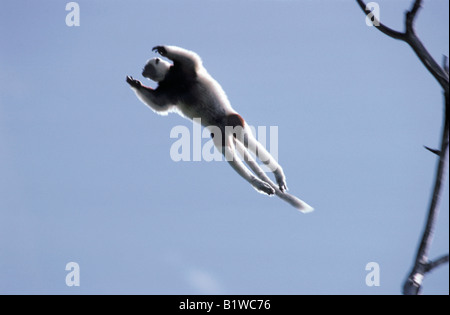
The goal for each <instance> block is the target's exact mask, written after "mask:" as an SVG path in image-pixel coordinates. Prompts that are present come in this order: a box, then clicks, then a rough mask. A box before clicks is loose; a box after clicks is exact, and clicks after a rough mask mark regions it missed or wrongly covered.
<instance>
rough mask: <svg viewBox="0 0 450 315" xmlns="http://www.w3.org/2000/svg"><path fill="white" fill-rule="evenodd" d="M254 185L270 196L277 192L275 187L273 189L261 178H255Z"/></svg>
mask: <svg viewBox="0 0 450 315" xmlns="http://www.w3.org/2000/svg"><path fill="white" fill-rule="evenodd" d="M253 187H255V189H256V190H257V191H259V192H261V193H263V194H266V195H269V196H271V195H273V194H275V189H273V188H272V186H270V185H269V184H267V183H266V182H263V181H262V180H259V179H256V180H255V182H254V185H253Z"/></svg>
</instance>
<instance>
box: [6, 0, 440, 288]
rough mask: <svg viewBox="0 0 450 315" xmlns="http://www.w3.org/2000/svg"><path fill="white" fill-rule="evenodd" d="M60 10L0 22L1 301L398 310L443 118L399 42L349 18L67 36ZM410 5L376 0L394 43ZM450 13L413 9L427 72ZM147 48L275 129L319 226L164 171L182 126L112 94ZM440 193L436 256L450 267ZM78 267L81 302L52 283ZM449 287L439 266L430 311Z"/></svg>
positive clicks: (264, 12) (129, 23)
mask: <svg viewBox="0 0 450 315" xmlns="http://www.w3.org/2000/svg"><path fill="white" fill-rule="evenodd" d="M67 2H68V1H67ZM67 2H66V1H56V0H46V1H2V3H1V5H0V8H1V9H0V44H1V47H2V48H1V50H0V69H1V71H0V86H1V88H0V160H1V163H0V174H1V176H0V293H2V294H5V293H7V294H10V293H24V294H29V293H39V294H48V293H58V294H79V293H85V294H100V293H126V294H128V293H143V294H398V293H400V288H401V284H402V282H403V280H404V278H405V277H406V275H407V273H408V272H409V270H410V267H411V264H412V261H413V257H414V255H415V251H416V247H417V243H418V239H419V235H420V233H421V231H422V228H423V222H424V217H425V214H426V208H427V206H428V199H429V194H430V190H431V187H432V181H433V176H434V169H435V163H436V159H435V157H434V156H433V155H432V154H430V153H429V152H427V151H426V150H424V149H423V145H427V146H431V147H437V146H438V143H439V135H440V128H441V121H442V106H443V105H442V95H441V94H442V93H441V89H440V87H439V85H438V84H437V82H435V80H434V78H433V77H432V76H431V75H430V74H429V73H428V72H427V71H426V70H425V68H424V67H423V65H422V64H421V63H420V62H419V60H418V59H417V57H416V56H415V55H414V53H413V52H412V51H411V49H410V48H409V47H408V46H407V45H406V44H404V43H401V42H398V41H395V40H393V39H390V38H387V37H386V36H384V35H382V34H381V33H380V32H378V31H376V30H375V29H374V28H373V27H368V26H366V24H365V20H364V15H363V14H362V12H361V10H360V9H359V7H358V6H357V5H356V2H355V1H350V0H340V1H334V0H321V1H306V0H305V1H301V0H298V1H288V0H286V1H271V0H266V1H249V0H244V1H241V0H239V1H235V0H230V1H205V0H198V1H190V0H188V1H176V0H173V1H100V0H97V1H81V0H80V1H78V3H79V5H80V24H81V25H80V26H79V27H68V26H66V24H65V18H66V14H67V13H68V12H66V11H65V5H66V3H67ZM410 3H411V1H406V0H404V1H403V0H402V1H379V4H380V7H381V12H380V14H381V20H382V21H383V22H385V23H386V24H387V25H389V26H391V27H393V28H396V29H402V28H403V26H402V23H403V22H402V21H403V12H404V11H405V10H406V9H407V8H409V7H410ZM448 6H449V4H448V1H445V0H434V1H431V0H428V1H424V8H423V10H422V11H421V12H420V14H419V16H418V20H417V31H418V33H419V34H420V37H421V38H422V40H423V41H424V43H425V45H426V46H427V48H428V49H429V51H430V52H431V54H432V55H433V56H434V57H435V58H436V59H437V60H439V61H440V60H441V59H442V55H443V54H445V55H448V54H449V40H448V38H449V34H448V28H449V18H448V11H449V8H448ZM159 44H172V45H177V46H181V47H184V48H188V49H191V50H193V51H196V52H197V53H198V54H199V55H200V56H201V57H202V59H203V62H204V65H205V67H206V68H207V69H208V71H209V73H210V74H211V75H213V76H214V77H215V78H216V79H217V81H218V82H219V83H220V84H221V85H222V87H223V88H224V90H225V91H226V93H227V95H228V97H229V99H230V101H231V104H232V105H233V107H234V108H235V109H236V110H237V111H238V112H240V113H241V114H242V115H243V116H244V117H245V118H246V120H247V121H248V122H249V123H250V124H252V125H255V126H278V128H279V144H278V145H279V162H280V164H281V165H282V166H283V168H284V170H285V173H286V176H287V183H288V186H289V188H290V190H291V192H292V193H293V194H295V195H298V196H299V197H301V198H302V199H303V200H305V201H306V202H308V203H309V204H311V205H312V206H314V207H315V209H316V211H315V212H314V213H312V214H308V215H302V214H299V213H298V212H296V211H295V210H294V209H293V208H292V207H290V206H289V205H288V204H286V203H285V202H283V201H281V200H279V199H277V198H269V197H266V196H263V195H260V194H258V193H256V192H255V191H254V190H253V189H252V188H251V187H250V186H249V185H248V183H246V182H245V181H244V180H242V179H241V178H240V177H239V176H238V175H237V174H236V173H235V172H234V171H233V170H232V169H231V168H230V167H229V166H228V165H227V164H226V163H225V162H222V163H220V162H210V163H208V162H205V161H203V162H179V163H175V162H173V161H172V160H171V159H170V147H171V145H172V144H173V142H174V139H171V138H170V131H171V129H172V128H173V127H174V126H177V125H185V126H187V127H189V128H190V129H191V128H192V124H191V123H190V122H189V121H187V120H185V119H183V118H181V117H179V116H177V115H169V116H168V117H160V116H158V115H155V114H154V113H152V112H151V111H150V110H148V109H147V108H146V107H145V106H144V105H143V104H142V103H140V102H139V101H138V100H137V99H136V97H135V95H134V93H133V92H132V91H131V90H130V89H129V88H128V87H127V85H126V83H125V77H126V75H133V76H134V77H136V78H138V79H142V77H141V76H140V72H141V69H142V67H143V65H144V64H145V62H146V60H147V59H148V58H151V57H153V56H154V54H153V53H152V52H151V48H152V47H153V46H155V45H159ZM447 175H448V173H447ZM445 191H446V193H445V194H444V195H443V199H442V203H441V209H442V211H441V214H440V220H439V223H438V226H437V230H436V237H435V240H434V243H433V247H432V251H431V258H434V257H437V256H440V255H442V254H445V253H448V251H449V228H448V226H449V224H448V222H449V216H448V212H449V211H448V209H449V197H448V180H447V181H446V188H445ZM71 261H74V262H77V263H78V264H79V265H80V268H81V279H80V280H81V286H80V287H67V286H66V284H65V277H66V274H67V271H65V266H66V264H67V263H68V262H71ZM369 262H377V263H378V264H379V265H380V270H381V273H380V279H381V285H380V286H379V287H368V286H366V284H365V277H366V274H367V271H366V270H365V266H366V264H367V263H369ZM448 279H449V268H448V265H447V266H445V267H441V268H440V269H438V270H436V271H435V272H433V273H432V274H430V275H428V276H427V277H426V280H425V283H424V293H425V294H448V293H449V280H448Z"/></svg>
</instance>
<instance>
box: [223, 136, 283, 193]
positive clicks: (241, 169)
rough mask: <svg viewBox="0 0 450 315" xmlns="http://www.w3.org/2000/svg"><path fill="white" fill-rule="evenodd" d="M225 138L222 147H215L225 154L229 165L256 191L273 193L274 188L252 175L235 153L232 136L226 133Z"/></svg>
mask: <svg viewBox="0 0 450 315" xmlns="http://www.w3.org/2000/svg"><path fill="white" fill-rule="evenodd" d="M225 138H226V142H227V143H226V144H223V145H222V147H220V148H219V147H218V148H217V149H218V150H219V151H221V152H222V154H223V155H224V156H225V159H226V161H227V162H228V163H229V164H230V165H231V167H232V168H233V169H234V170H235V171H236V172H237V173H238V174H239V175H240V176H241V177H242V178H244V179H245V180H246V181H247V182H249V183H250V184H251V185H252V186H253V188H255V189H256V190H257V191H258V192H260V193H264V194H267V195H273V194H274V193H275V190H274V189H273V188H272V187H271V186H270V185H269V184H268V183H266V182H264V181H262V180H260V179H259V178H258V177H256V176H255V175H253V174H252V173H251V172H250V171H249V170H248V168H247V167H246V166H245V165H244V163H243V162H242V160H241V159H240V158H239V156H238V155H237V154H236V147H235V146H234V144H233V136H232V135H227V136H226V137H225Z"/></svg>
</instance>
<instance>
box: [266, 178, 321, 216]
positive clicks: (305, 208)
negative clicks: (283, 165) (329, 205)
mask: <svg viewBox="0 0 450 315" xmlns="http://www.w3.org/2000/svg"><path fill="white" fill-rule="evenodd" d="M272 184H273V183H271V184H270V185H271V186H272ZM272 187H273V188H274V189H275V194H276V195H277V196H278V197H280V198H281V199H283V200H284V201H286V202H288V203H290V204H291V205H292V206H294V207H295V208H297V209H298V211H300V212H302V213H309V212H313V211H314V208H313V207H311V206H310V205H308V204H307V203H306V202H304V201H302V200H300V199H298V198H297V197H295V196H293V195H291V194H288V193H285V192H282V191H280V190H279V189H278V187H276V186H275V187H274V186H272Z"/></svg>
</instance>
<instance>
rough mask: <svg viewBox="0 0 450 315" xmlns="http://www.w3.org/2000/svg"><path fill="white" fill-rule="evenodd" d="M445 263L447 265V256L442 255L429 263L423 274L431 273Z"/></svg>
mask: <svg viewBox="0 0 450 315" xmlns="http://www.w3.org/2000/svg"><path fill="white" fill-rule="evenodd" d="M446 263H448V254H447V255H444V256H442V257H440V258H438V259H436V260H434V261H430V262H429V263H428V264H427V265H426V267H425V272H427V273H428V272H431V271H433V269H436V268H437V267H439V266H441V265H443V264H446Z"/></svg>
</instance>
